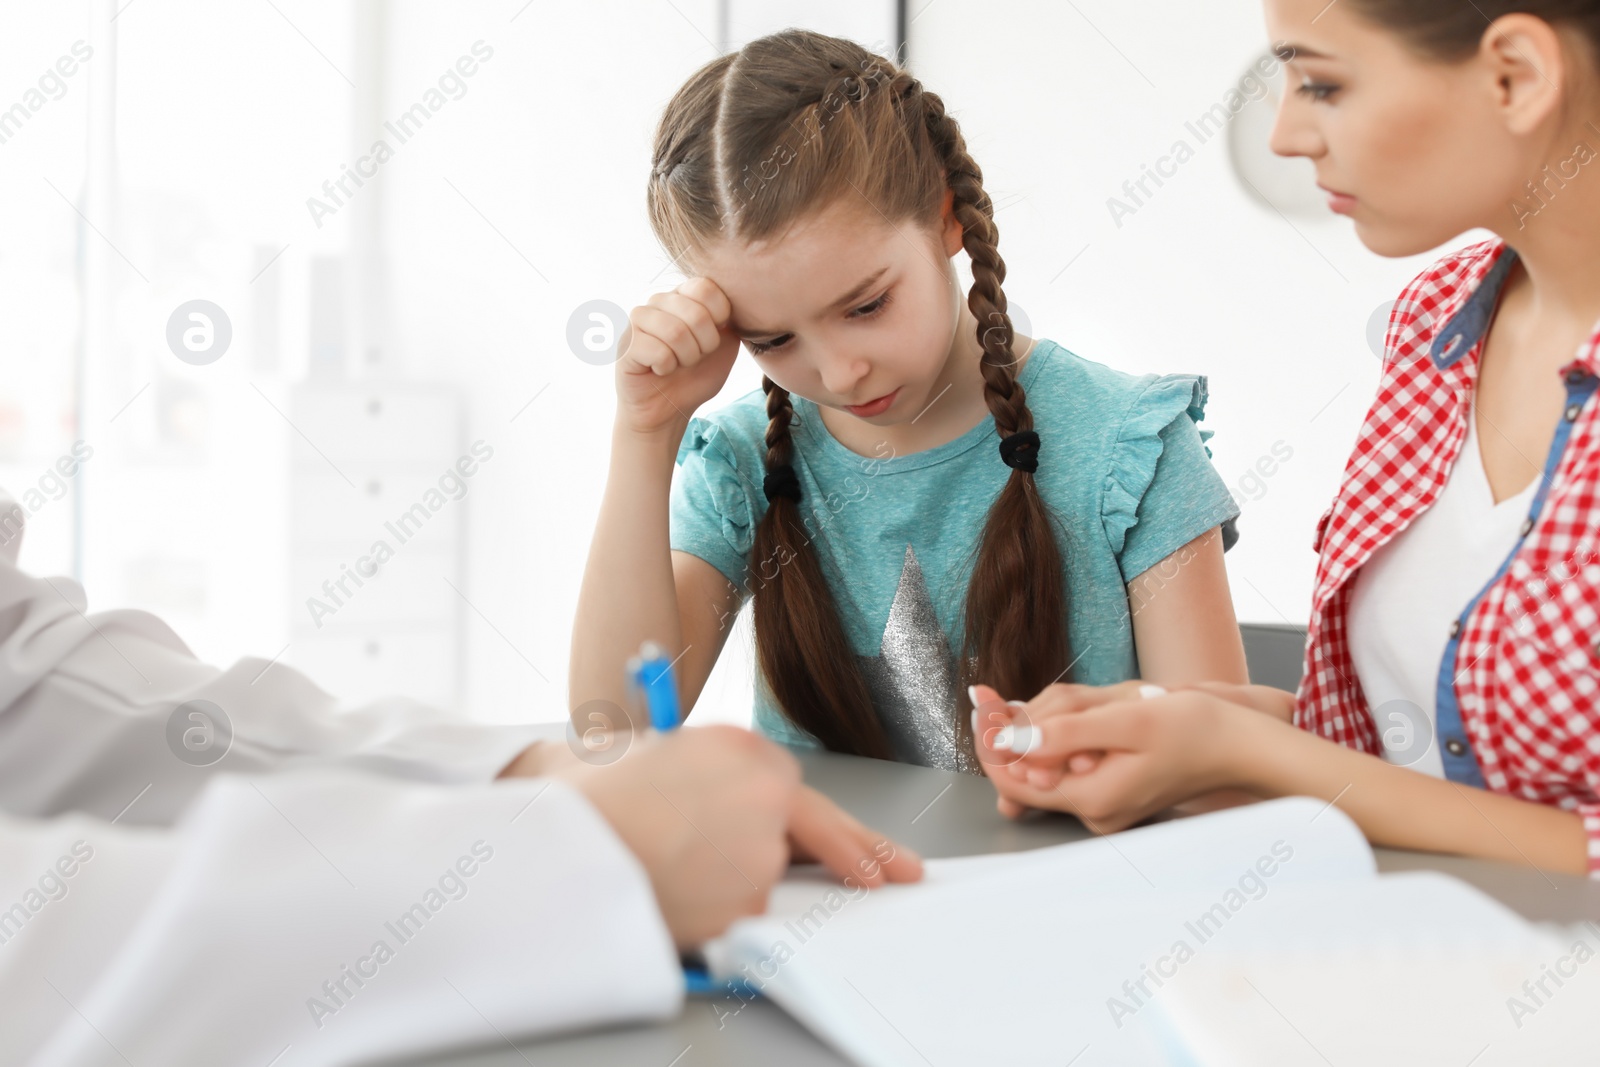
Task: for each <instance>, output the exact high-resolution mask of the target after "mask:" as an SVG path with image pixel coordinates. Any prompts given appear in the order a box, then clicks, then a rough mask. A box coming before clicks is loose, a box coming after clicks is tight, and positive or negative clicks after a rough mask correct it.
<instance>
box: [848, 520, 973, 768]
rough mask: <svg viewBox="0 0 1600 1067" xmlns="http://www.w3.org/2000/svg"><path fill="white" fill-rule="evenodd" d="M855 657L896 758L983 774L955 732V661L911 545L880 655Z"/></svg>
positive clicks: (890, 612) (885, 629)
mask: <svg viewBox="0 0 1600 1067" xmlns="http://www.w3.org/2000/svg"><path fill="white" fill-rule="evenodd" d="M857 658H858V660H859V662H860V664H861V673H862V676H863V677H865V679H866V682H867V688H868V689H869V690H870V691H871V693H872V703H873V706H874V707H876V708H877V710H878V718H879V720H880V721H882V723H883V727H884V730H885V732H886V733H888V735H889V744H890V746H891V747H892V748H893V750H894V755H895V758H896V759H898V760H900V761H902V762H905V763H916V764H920V765H922V766H924V767H938V768H941V769H943V770H947V771H965V772H967V773H970V774H981V773H982V772H983V768H982V765H980V764H979V763H978V760H977V757H976V756H975V755H973V754H972V753H971V752H968V751H966V750H965V748H964V746H963V745H962V743H961V738H960V736H959V735H958V734H957V732H956V721H955V706H956V682H957V678H956V660H955V656H954V655H953V654H952V653H951V650H950V643H949V639H948V638H947V637H946V636H945V632H944V628H943V627H941V626H940V625H939V614H938V612H937V611H936V610H935V608H934V606H933V599H932V598H931V597H929V595H928V585H927V582H926V581H924V580H923V577H922V566H921V564H919V563H918V562H917V554H916V552H915V551H913V550H912V548H911V546H910V545H907V546H906V558H905V564H904V566H903V567H902V568H901V570H900V583H899V585H898V586H897V587H896V588H895V593H894V603H893V604H891V605H890V607H889V622H888V624H887V625H886V626H884V629H883V643H882V644H881V645H880V646H879V649H878V654H877V655H876V656H860V657H857Z"/></svg>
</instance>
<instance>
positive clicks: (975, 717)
mask: <svg viewBox="0 0 1600 1067" xmlns="http://www.w3.org/2000/svg"><path fill="white" fill-rule="evenodd" d="M972 736H973V737H977V736H978V709H977V708H976V707H974V708H973V709H972Z"/></svg>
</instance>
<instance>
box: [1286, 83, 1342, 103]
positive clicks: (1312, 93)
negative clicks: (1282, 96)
mask: <svg viewBox="0 0 1600 1067" xmlns="http://www.w3.org/2000/svg"><path fill="white" fill-rule="evenodd" d="M1338 91H1339V86H1337V85H1333V84H1331V83H1329V82H1312V81H1305V82H1301V83H1300V84H1299V86H1298V87H1296V89H1295V92H1297V93H1299V94H1300V95H1301V96H1305V97H1309V98H1311V99H1312V100H1315V101H1319V102H1321V101H1326V100H1328V99H1329V98H1330V97H1332V96H1333V94H1334V93H1336V92H1338Z"/></svg>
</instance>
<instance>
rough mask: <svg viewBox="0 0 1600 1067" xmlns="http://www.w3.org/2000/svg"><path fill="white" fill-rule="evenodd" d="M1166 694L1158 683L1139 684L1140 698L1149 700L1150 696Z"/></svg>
mask: <svg viewBox="0 0 1600 1067" xmlns="http://www.w3.org/2000/svg"><path fill="white" fill-rule="evenodd" d="M1166 695H1167V691H1166V690H1165V689H1163V688H1161V687H1160V686H1159V685H1141V686H1140V687H1139V699H1140V700H1149V699H1150V698H1151V697H1162V696H1166Z"/></svg>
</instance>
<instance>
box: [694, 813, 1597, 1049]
mask: <svg viewBox="0 0 1600 1067" xmlns="http://www.w3.org/2000/svg"><path fill="white" fill-rule="evenodd" d="M926 870H927V873H926V877H925V880H924V881H923V882H922V883H920V884H917V885H912V886H886V887H884V888H882V889H877V890H872V891H867V890H865V889H859V888H858V889H856V890H854V891H853V892H852V891H851V890H850V889H847V888H843V887H840V886H839V885H837V884H836V883H834V882H832V881H831V880H829V879H828V878H827V877H826V876H825V875H823V874H821V873H820V872H810V871H807V872H800V871H797V872H796V873H795V874H792V875H791V877H790V878H789V879H788V880H786V881H785V883H784V884H783V885H781V886H780V887H779V888H778V889H777V890H776V891H775V892H774V894H773V897H772V901H771V905H770V907H769V910H768V912H767V914H766V915H763V916H760V917H756V918H752V919H747V920H743V921H741V922H739V923H737V924H735V925H734V926H733V927H732V928H731V929H730V930H729V932H728V933H727V934H726V935H725V936H724V937H723V938H721V939H719V940H718V941H715V942H713V943H712V944H711V945H709V946H707V949H706V958H707V960H708V962H709V963H710V965H711V967H712V970H713V972H714V973H716V974H717V975H719V976H723V977H730V976H737V977H740V978H743V979H745V980H746V981H747V982H749V983H750V984H751V985H753V986H755V987H757V988H758V989H760V990H761V991H762V992H763V993H764V994H766V995H767V996H768V997H770V998H771V999H772V1000H774V1001H776V1002H777V1003H778V1004H779V1005H781V1006H782V1007H783V1008H784V1009H785V1010H786V1011H788V1012H789V1013H790V1014H792V1015H793V1016H794V1017H795V1018H796V1019H797V1020H799V1021H800V1022H801V1023H802V1024H803V1025H805V1026H806V1027H808V1028H809V1029H810V1030H811V1031H812V1032H813V1033H815V1034H816V1035H817V1036H818V1037H819V1038H821V1039H822V1040H824V1041H825V1042H827V1043H828V1044H830V1045H832V1046H833V1047H834V1048H835V1049H837V1050H838V1051H839V1052H840V1053H842V1054H843V1055H844V1056H845V1057H846V1058H848V1059H850V1060H851V1061H853V1062H855V1063H858V1064H863V1065H870V1067H879V1065H883V1067H888V1065H899V1064H906V1065H915V1067H927V1065H940V1067H943V1065H945V1064H950V1065H964V1064H975V1063H1006V1064H1019V1065H1023V1064H1041V1065H1044V1064H1049V1065H1053V1067H1063V1065H1069V1064H1070V1065H1072V1067H1090V1065H1093V1064H1170V1063H1177V1064H1189V1063H1207V1064H1210V1063H1216V1064H1222V1063H1229V1062H1234V1061H1233V1060H1230V1059H1228V1058H1227V1057H1226V1049H1227V1048H1228V1047H1229V1045H1230V1042H1232V1041H1235V1040H1237V1035H1235V1034H1233V1033H1231V1032H1230V1033H1222V1032H1220V1031H1219V1032H1215V1033H1210V1032H1208V1033H1206V1034H1205V1035H1204V1038H1203V1040H1197V1037H1196V1035H1197V1034H1198V1033H1199V1031H1198V1030H1197V1029H1196V1022H1197V1019H1203V1018H1204V1016H1205V1014H1206V1013H1207V1012H1208V1011H1211V1010H1212V1004H1211V1002H1209V1001H1207V1000H1205V999H1204V998H1203V997H1201V996H1200V995H1199V993H1200V992H1203V991H1199V990H1197V991H1196V993H1195V995H1194V996H1192V997H1190V998H1189V999H1187V1000H1185V1001H1184V1005H1183V1006H1184V1008H1185V1009H1188V1010H1189V1014H1187V1015H1183V1014H1181V1013H1178V1012H1176V1011H1175V1010H1174V1009H1176V1008H1177V1004H1176V998H1175V997H1173V996H1172V995H1171V994H1173V993H1175V992H1176V990H1177V987H1178V985H1179V983H1181V982H1183V981H1184V980H1185V979H1186V978H1189V977H1190V976H1192V975H1198V974H1201V973H1202V967H1203V966H1218V967H1220V966H1221V965H1222V961H1223V956H1222V954H1223V952H1224V951H1225V950H1229V951H1244V950H1248V949H1254V950H1267V949H1270V948H1272V947H1273V946H1275V945H1281V944H1289V943H1292V944H1295V945H1297V946H1299V947H1300V949H1301V950H1303V951H1320V950H1321V949H1323V948H1337V947H1338V946H1344V947H1346V948H1349V947H1350V946H1374V945H1382V944H1386V943H1387V944H1393V945H1399V946H1402V951H1404V946H1408V945H1429V944H1446V943H1455V944H1458V945H1470V946H1472V947H1473V949H1474V950H1475V951H1481V952H1484V953H1496V952H1498V953H1501V954H1502V955H1506V954H1510V955H1516V956H1517V958H1519V959H1521V958H1525V957H1527V956H1528V954H1530V953H1535V952H1537V951H1538V950H1540V949H1547V948H1548V947H1549V945H1548V942H1546V941H1544V940H1543V939H1542V936H1541V934H1540V932H1539V931H1538V930H1536V929H1535V928H1534V927H1533V926H1531V925H1530V924H1528V923H1527V922H1525V921H1524V920H1523V919H1521V918H1520V917H1519V916H1517V915H1516V914H1515V913H1513V912H1511V911H1509V910H1508V909H1506V908H1505V907H1503V906H1502V905H1500V904H1499V903H1497V902H1496V901H1494V900H1492V899H1491V898H1489V897H1486V896H1484V895H1483V894H1481V893H1479V892H1477V891H1476V890H1474V889H1472V888H1471V887H1469V886H1467V885H1466V884H1465V883H1462V882H1459V881H1457V880H1455V879H1452V878H1448V877H1446V876H1443V875H1437V874H1432V873H1419V874H1403V875H1385V876H1379V875H1378V874H1377V873H1376V869H1375V865H1374V862H1373V857H1372V852H1371V849H1370V848H1369V847H1368V846H1367V843H1366V841H1365V840H1364V839H1363V838H1362V836H1361V833H1360V831H1359V830H1358V829H1357V828H1356V826H1355V825H1354V824H1353V823H1352V822H1351V821H1350V819H1349V818H1348V817H1347V816H1345V815H1344V814H1343V813H1342V812H1341V811H1339V810H1338V809H1337V808H1334V807H1331V806H1330V805H1327V804H1325V803H1323V802H1321V801H1316V800H1312V799H1309V798H1305V797H1291V798H1286V799H1281V800H1274V801H1268V802H1264V803H1260V804H1253V805H1248V806H1245V807H1240V808H1234V809H1229V810H1226V811H1221V812H1215V813H1213V814H1209V815H1201V816H1195V817H1192V818H1187V819H1180V820H1175V821H1172V822H1166V823H1159V824H1156V825H1153V826H1147V827H1141V828H1139V829H1135V830H1130V831H1126V832H1124V833H1120V834H1115V835H1111V836H1107V837H1098V838H1092V839H1090V840H1086V841H1080V842H1075V843H1072V844H1068V845H1059V846H1055V847H1052V848H1044V849H1038V850H1035V851H1032V852H1025V853H1013V854H1007V855H995V856H972V857H963V858H959V859H942V860H930V861H928V863H927V865H926ZM1595 966H1596V969H1597V970H1600V963H1597V964H1596V965H1595ZM1208 973H1209V972H1208ZM1189 984H1190V986H1191V987H1192V986H1194V984H1195V983H1192V982H1191V983H1189ZM1235 984H1237V981H1235ZM729 996H730V998H731V997H732V994H729ZM1168 1001H1173V1002H1174V1003H1172V1004H1170V1005H1169V1004H1168V1003H1167V1002H1168ZM729 1010H732V1009H731V1008H730V1009H729ZM1501 1010H1503V1009H1501ZM1205 1041H1209V1045H1208V1046H1206V1047H1208V1048H1209V1049H1210V1050H1211V1052H1212V1055H1213V1058H1212V1059H1208V1060H1200V1059H1198V1058H1197V1057H1196V1053H1197V1051H1199V1050H1200V1048H1201V1046H1202V1044H1204V1042H1205ZM1218 1050H1222V1051H1221V1052H1219V1051H1218ZM1217 1056H1221V1057H1222V1058H1215V1057H1217ZM1261 1062H1263V1063H1268V1062H1280V1061H1274V1060H1271V1059H1267V1060H1262V1061H1261ZM1281 1062H1287V1061H1281ZM1335 1062H1341V1061H1338V1060H1336V1061H1335ZM1344 1062H1362V1063H1371V1062H1382V1061H1379V1060H1352V1061H1344ZM1410 1062H1424V1061H1418V1060H1413V1061H1410ZM1461 1062H1466V1060H1465V1059H1463V1060H1462V1061H1461ZM1483 1062H1484V1061H1479V1063H1478V1064H1476V1065H1475V1067H1483Z"/></svg>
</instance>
